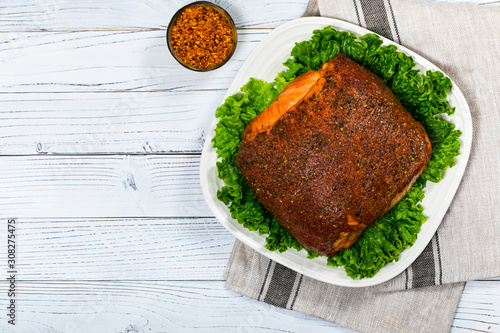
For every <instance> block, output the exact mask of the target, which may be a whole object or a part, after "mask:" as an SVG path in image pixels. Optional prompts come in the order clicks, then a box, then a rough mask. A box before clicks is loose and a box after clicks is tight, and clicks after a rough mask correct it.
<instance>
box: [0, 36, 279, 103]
mask: <svg viewBox="0 0 500 333" xmlns="http://www.w3.org/2000/svg"><path fill="white" fill-rule="evenodd" d="M269 31H270V30H256V29H253V30H243V31H240V33H239V36H238V45H237V48H236V51H235V53H234V55H233V57H232V58H231V60H230V61H229V62H228V63H227V64H225V65H224V66H223V67H221V68H220V69H218V70H214V71H209V72H195V71H190V70H188V69H186V68H184V67H182V66H181V65H179V64H178V63H177V62H176V60H175V59H174V58H173V57H172V55H171V54H170V52H169V50H168V47H167V45H166V40H165V32H164V31H160V30H152V31H151V30H147V31H83V32H80V31H75V32H71V31H68V32H4V33H0V82H1V83H0V93H6V92H8V93H33V92H43V93H47V92H58V93H59V92H82V91H83V92H89V91H90V92H104V91H113V92H114V91H158V90H169V91H191V92H192V91H198V90H200V89H209V90H226V89H227V87H228V86H229V85H230V83H231V82H232V80H233V78H234V76H235V75H236V73H237V71H238V70H239V68H240V67H241V64H242V63H243V61H244V60H245V59H246V58H247V57H248V54H249V53H250V52H251V51H252V50H253V49H254V47H255V46H256V45H257V43H258V42H260V40H261V39H262V38H263V37H264V36H266V35H267V34H268V33H269ZM24 98H26V97H25V96H24V95H21V94H20V95H18V96H17V99H20V100H22V99H24ZM199 101H200V102H201V100H199Z"/></svg>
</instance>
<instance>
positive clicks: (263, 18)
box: [0, 0, 307, 31]
mask: <svg viewBox="0 0 500 333" xmlns="http://www.w3.org/2000/svg"><path fill="white" fill-rule="evenodd" d="M191 2H193V1H192V0H146V1H144V0H132V1H126V2H124V1H116V0H115V1H113V0H108V1H83V2H82V1H77V0H64V1H63V0H34V1H33V0H31V1H30V0H16V1H6V2H4V3H2V6H1V15H0V30H4V31H5V30H17V31H19V30H22V31H34V30H103V29H112V30H119V29H127V30H128V29H166V28H167V26H168V23H169V21H170V19H171V17H172V16H173V14H174V13H175V12H176V11H177V10H178V9H179V8H181V7H182V6H184V5H186V4H188V3H191ZM216 3H217V4H218V5H219V6H221V7H222V8H224V9H226V10H227V11H228V12H229V14H230V15H231V16H232V18H233V20H234V21H235V24H236V25H237V27H239V28H275V27H277V26H279V25H281V24H283V23H285V22H287V21H289V20H292V19H294V18H297V17H300V16H301V15H302V14H303V13H304V10H305V8H306V4H307V1H304V0H287V1H286V3H284V2H280V1H268V0H252V1H245V0H220V1H216Z"/></svg>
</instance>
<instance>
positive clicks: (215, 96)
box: [0, 0, 500, 333]
mask: <svg viewBox="0 0 500 333" xmlns="http://www.w3.org/2000/svg"><path fill="white" fill-rule="evenodd" d="M469 1H472V0H469ZM216 2H217V3H219V4H220V5H221V6H223V7H224V8H226V9H227V10H228V11H229V13H230V14H231V15H232V16H233V18H234V19H235V21H236V24H237V26H238V28H239V30H238V32H239V44H238V48H237V51H236V53H235V55H234V57H233V58H232V60H231V61H230V62H229V63H228V64H227V65H225V66H224V67H223V68H221V69H219V70H217V71H213V72H208V73H195V72H190V71H188V70H186V69H184V68H183V67H181V66H179V65H178V64H177V63H176V62H175V61H174V60H173V58H172V57H171V55H170V54H169V52H168V49H167V47H166V44H165V29H166V26H167V25H168V21H169V19H170V17H171V16H172V14H173V13H174V12H175V10H177V9H178V8H180V7H181V6H182V5H184V4H185V3H187V1H186V0H144V1H140V0H131V1H127V2H122V1H116V0H106V1H91V0H84V1H82V0H80V1H76V0H11V1H3V2H2V4H1V5H0V155H1V156H0V184H1V185H0V221H1V222H2V223H0V225H1V227H0V228H2V229H1V231H0V251H2V253H4V254H2V255H1V256H2V258H4V259H2V261H1V262H0V267H1V271H2V279H1V281H2V282H1V286H2V291H1V294H0V308H1V309H3V310H1V311H0V331H2V332H73V333H77V332H194V331H196V332H240V331H242V332H247V331H248V332H277V331H279V332H305V331H309V332H348V331H350V330H347V329H345V328H342V327H338V326H336V325H334V324H331V323H328V322H325V321H322V320H320V319H316V318H312V317H308V316H305V315H302V314H300V313H297V312H293V311H288V310H284V309H280V308H276V307H273V306H270V305H267V304H264V303H260V302H257V301H254V300H250V299H247V298H245V297H243V296H240V295H238V294H235V293H233V292H231V291H229V290H226V289H225V288H224V281H223V279H222V274H223V271H224V269H225V266H226V263H227V260H228V257H229V253H230V251H231V248H232V244H233V242H234V237H233V236H232V235H231V234H229V233H228V232H227V231H226V230H225V229H224V228H223V227H222V226H221V225H220V224H219V223H218V222H217V220H216V219H215V218H214V217H213V215H212V213H211V211H210V210H209V208H208V206H207V205H206V204H205V202H204V199H203V196H202V194H201V189H200V184H199V174H198V167H199V162H200V154H201V149H202V145H203V143H204V139H205V135H206V131H207V130H208V128H209V125H210V122H211V119H212V117H213V114H214V110H215V108H216V107H217V106H218V105H219V104H220V103H221V102H222V98H223V96H224V94H225V91H226V89H227V88H228V86H229V85H230V83H231V81H232V78H233V77H234V76H235V74H236V73H237V71H238V69H239V68H240V66H241V64H242V62H243V61H244V60H245V59H246V57H247V56H248V54H249V53H250V51H251V50H252V49H253V48H254V47H255V46H256V45H257V43H258V42H259V41H260V40H261V39H262V38H263V37H264V36H266V35H267V34H268V33H269V32H270V31H271V30H272V29H273V28H275V27H277V26H279V25H281V24H283V23H285V22H287V21H289V20H291V19H294V18H298V17H300V16H301V14H302V13H303V11H304V9H305V6H306V3H307V0H280V1H278V0H253V1H244V0H238V1H229V0H219V1H216ZM475 2H477V3H481V2H485V1H481V0H476V1H475ZM11 218H15V219H16V228H17V229H16V265H15V270H16V283H15V289H16V296H15V301H16V325H15V326H12V325H10V324H8V320H9V318H8V317H7V313H8V309H6V308H7V306H8V305H9V302H10V299H11V298H12V297H9V296H8V289H9V287H10V282H9V281H7V278H8V277H9V276H10V275H9V274H8V273H7V271H8V270H9V269H8V267H7V259H6V258H7V236H8V234H9V233H8V229H7V225H8V220H9V219H11ZM452 331H453V332H462V331H467V332H468V331H471V332H495V331H496V332H500V280H498V279H492V280H489V281H474V282H469V283H468V284H467V287H466V288H465V290H464V293H463V297H462V299H461V301H460V304H459V307H458V309H457V313H456V315H455V320H454V322H453V327H452Z"/></svg>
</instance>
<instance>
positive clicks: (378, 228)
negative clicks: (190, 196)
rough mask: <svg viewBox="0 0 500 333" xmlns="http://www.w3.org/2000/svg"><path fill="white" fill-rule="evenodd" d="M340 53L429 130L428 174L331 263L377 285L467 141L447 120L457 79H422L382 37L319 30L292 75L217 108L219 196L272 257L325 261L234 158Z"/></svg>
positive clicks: (246, 89)
mask: <svg viewBox="0 0 500 333" xmlns="http://www.w3.org/2000/svg"><path fill="white" fill-rule="evenodd" d="M339 52H342V53H344V54H345V55H346V56H347V57H349V58H350V59H352V60H354V61H356V62H357V63H358V64H360V65H362V66H364V67H365V68H367V69H369V70H371V71H372V72H374V73H375V74H377V75H378V76H379V77H380V78H381V79H382V80H383V81H384V82H385V84H386V85H387V86H388V87H389V88H390V89H391V90H392V92H393V93H394V94H395V95H396V97H397V98H398V99H399V101H400V102H401V104H402V105H403V106H404V107H405V108H406V110H408V112H410V113H411V114H412V115H413V117H414V118H415V119H416V120H417V121H419V122H420V123H422V125H423V126H424V128H425V130H426V132H427V134H428V136H429V139H430V141H431V144H432V155H431V159H430V161H429V163H428V165H427V168H426V169H425V170H424V171H423V172H422V174H421V175H420V177H419V178H418V179H417V181H416V182H415V183H414V185H413V187H412V188H411V189H410V191H409V192H408V193H407V194H406V195H405V196H404V197H403V199H401V200H400V201H399V203H398V204H396V205H395V206H394V207H393V208H392V209H391V210H390V211H389V212H387V213H386V214H385V215H384V216H383V217H381V218H380V219H379V220H378V221H377V222H376V223H375V224H373V225H372V226H370V227H369V228H367V229H366V230H365V231H364V232H363V234H362V235H361V236H360V238H359V240H358V241H357V242H356V243H354V245H353V246H351V247H350V248H349V249H347V250H345V251H341V252H338V253H337V254H336V255H334V256H332V257H329V258H328V259H327V264H328V265H329V266H334V267H344V270H345V272H346V274H347V275H348V276H349V277H351V278H353V279H355V278H370V277H373V276H374V275H375V274H376V273H377V272H378V271H379V270H380V269H381V268H382V267H384V265H386V264H387V263H389V262H393V261H397V260H398V256H399V254H400V253H401V252H402V251H403V250H404V249H405V248H407V247H409V246H412V245H413V244H414V243H415V241H416V239H417V235H418V233H419V232H420V228H421V226H422V224H423V223H424V222H425V221H426V219H427V217H426V216H425V215H424V211H423V210H424V209H423V207H422V205H421V201H422V199H423V198H424V192H423V189H424V188H425V185H426V183H427V181H431V182H439V181H440V180H441V179H442V177H443V173H444V171H445V170H446V169H447V168H449V167H453V166H454V164H455V157H456V156H458V155H459V150H460V143H459V141H458V138H459V136H460V134H461V132H460V131H458V130H456V129H455V125H454V124H453V123H452V122H450V121H448V120H446V119H445V117H443V115H451V114H453V113H454V111H455V109H454V108H452V107H451V106H450V104H449V102H448V101H447V100H446V97H447V92H448V91H450V89H451V88H452V83H451V80H450V79H449V78H447V77H445V76H444V75H443V73H441V72H439V71H427V72H426V73H420V71H419V70H418V69H416V68H415V66H416V63H415V61H414V60H413V58H412V57H411V56H408V55H406V54H404V53H402V52H399V51H398V50H397V48H396V46H394V45H382V40H381V39H380V38H379V37H378V36H377V35H375V34H366V35H363V36H360V37H357V36H356V35H354V34H353V33H350V32H347V31H339V30H335V29H333V28H331V27H326V28H324V29H321V30H315V31H314V32H313V36H312V38H311V39H310V40H308V41H303V42H300V43H296V45H295V47H294V48H293V49H292V51H291V58H289V59H288V60H287V61H286V62H285V63H284V65H285V67H286V70H284V71H283V72H281V73H278V75H277V76H276V78H275V79H274V81H273V82H264V81H262V80H257V79H254V78H251V79H250V80H249V81H248V83H246V84H245V85H244V86H243V87H241V89H240V92H239V93H237V94H234V95H232V96H230V97H228V98H227V99H226V100H225V102H224V104H222V105H221V106H220V107H219V108H217V111H216V114H215V115H216V117H217V118H218V119H219V121H218V124H217V126H216V129H215V133H216V134H215V137H214V138H213V140H212V141H213V146H214V147H215V148H216V149H217V156H218V158H219V161H218V162H217V172H218V177H219V178H220V179H222V180H223V181H224V183H225V186H224V187H222V188H221V190H220V191H218V193H217V197H218V199H219V200H221V201H222V202H223V203H224V204H225V205H226V206H227V207H228V208H229V210H230V212H231V216H232V217H233V218H234V219H236V220H237V221H238V222H239V223H241V224H242V225H243V226H244V227H245V228H247V229H249V230H255V231H258V232H259V234H261V235H266V248H267V249H268V250H270V251H279V252H284V251H286V250H288V249H290V248H293V249H295V250H298V251H300V250H305V251H307V253H308V257H309V258H316V257H318V256H320V254H318V253H315V252H312V251H310V250H308V249H305V248H304V247H303V246H302V245H301V244H300V243H299V242H297V240H295V239H294V238H293V237H292V236H291V235H290V234H289V233H288V232H287V231H286V230H285V229H284V228H283V227H281V225H280V224H279V223H278V221H277V220H276V219H275V218H274V217H273V216H272V215H271V214H270V213H269V212H268V211H267V210H266V209H265V208H264V207H263V206H262V205H261V204H260V202H259V201H258V200H257V198H256V196H255V195H254V193H253V192H252V190H251V189H250V187H249V186H248V184H247V182H246V180H245V178H244V177H243V175H242V174H241V171H240V170H239V168H238V167H237V165H236V162H235V159H236V154H237V152H238V147H239V144H240V141H241V135H242V133H243V130H244V129H245V126H246V125H247V124H248V123H249V122H250V121H251V120H252V119H253V118H254V117H256V116H257V115H258V114H259V113H260V112H262V111H263V110H264V109H265V108H266V107H267V106H268V105H269V104H271V102H272V101H273V99H274V98H275V97H276V96H277V95H278V94H279V93H280V92H281V91H282V90H283V89H284V88H285V86H286V85H287V84H288V83H289V82H291V81H292V80H293V79H295V78H296V77H298V76H300V75H301V74H304V73H305V72H307V71H308V70H318V69H319V68H320V67H321V65H322V64H323V63H324V62H326V61H328V60H329V59H331V58H332V57H333V56H334V55H336V54H337V53H339Z"/></svg>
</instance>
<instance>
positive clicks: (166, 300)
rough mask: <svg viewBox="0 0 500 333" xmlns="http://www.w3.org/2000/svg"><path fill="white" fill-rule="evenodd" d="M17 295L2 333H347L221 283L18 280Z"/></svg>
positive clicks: (1, 299)
mask: <svg viewBox="0 0 500 333" xmlns="http://www.w3.org/2000/svg"><path fill="white" fill-rule="evenodd" d="M1 284H3V285H5V282H4V281H2V283H1ZM2 287H3V286H2ZM2 289H3V288H2ZM18 290H19V294H18V297H17V306H18V312H17V313H18V322H17V323H16V327H15V328H16V330H15V331H14V330H12V329H11V330H9V327H11V326H10V325H8V324H7V322H6V320H5V318H3V319H4V320H2V321H0V330H2V332H75V333H79V332H137V333H138V332H241V331H243V332H245V331H252V332H304V331H306V330H313V331H314V332H352V331H350V330H346V329H336V327H337V326H336V325H334V324H331V323H327V322H325V321H322V320H320V319H316V318H311V317H308V316H304V315H302V314H300V313H297V312H293V311H288V310H284V309H280V308H276V307H273V306H271V305H267V304H264V303H261V302H257V301H254V300H250V299H247V298H245V297H242V296H241V295H238V294H235V293H233V292H231V291H229V290H227V289H225V288H224V282H223V281H199V282H194V281H191V282H190V281H169V282H162V281H111V282H72V283H64V282H55V283H38V282H21V281H18ZM6 294H7V293H2V295H0V304H2V307H3V306H4V304H6V303H5V302H6Z"/></svg>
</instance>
